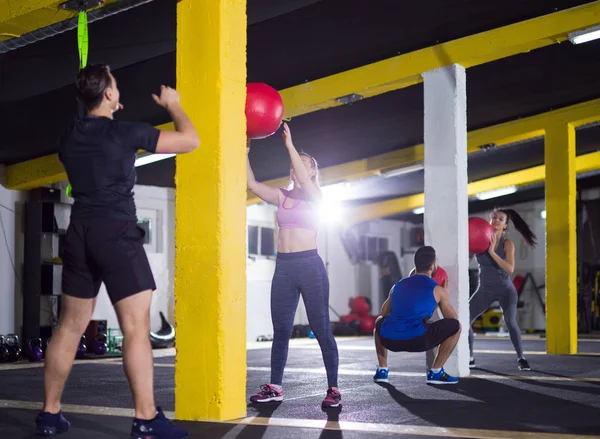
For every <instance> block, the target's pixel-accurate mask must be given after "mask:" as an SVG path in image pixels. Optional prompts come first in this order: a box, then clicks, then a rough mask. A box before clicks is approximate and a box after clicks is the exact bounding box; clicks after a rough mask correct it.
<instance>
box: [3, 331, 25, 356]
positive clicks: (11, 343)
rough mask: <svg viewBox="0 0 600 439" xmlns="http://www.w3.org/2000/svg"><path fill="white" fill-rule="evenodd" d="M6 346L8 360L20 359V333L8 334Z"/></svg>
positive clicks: (5, 340)
mask: <svg viewBox="0 0 600 439" xmlns="http://www.w3.org/2000/svg"><path fill="white" fill-rule="evenodd" d="M4 346H6V349H7V350H8V361H19V360H20V359H21V348H20V347H19V336H18V335H16V334H8V335H7V336H6V337H5V339H4Z"/></svg>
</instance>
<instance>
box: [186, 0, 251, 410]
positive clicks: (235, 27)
mask: <svg viewBox="0 0 600 439" xmlns="http://www.w3.org/2000/svg"><path fill="white" fill-rule="evenodd" d="M177 88H178V90H179V91H180V93H181V101H182V106H183V108H184V109H185V110H186V111H187V112H188V114H189V116H190V118H191V120H192V122H193V123H194V125H195V126H196V129H197V130H198V134H199V136H200V142H201V144H200V147H199V148H198V149H197V150H196V151H194V152H193V153H191V154H187V155H181V156H178V157H177V162H176V167H177V169H176V174H175V183H176V192H175V195H176V201H175V215H176V220H175V322H176V324H177V358H176V365H175V415H176V418H177V419H181V420H217V421H220V420H228V419H235V418H240V417H245V416H246V276H245V273H246V137H245V132H246V117H245V114H244V105H245V99H246V1H245V0H181V1H179V2H178V3H177Z"/></svg>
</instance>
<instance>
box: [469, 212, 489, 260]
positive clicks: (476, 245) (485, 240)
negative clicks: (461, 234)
mask: <svg viewBox="0 0 600 439" xmlns="http://www.w3.org/2000/svg"><path fill="white" fill-rule="evenodd" d="M492 236H494V228H493V227H492V225H491V224H490V223H489V222H488V221H486V220H484V219H483V218H479V217H471V218H469V252H471V253H474V254H476V255H479V254H481V253H485V252H486V251H487V250H488V248H490V242H491V240H492Z"/></svg>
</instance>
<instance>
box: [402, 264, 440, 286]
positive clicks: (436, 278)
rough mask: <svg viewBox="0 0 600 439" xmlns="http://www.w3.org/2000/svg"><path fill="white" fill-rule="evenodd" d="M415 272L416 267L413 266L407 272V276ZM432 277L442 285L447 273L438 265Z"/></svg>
mask: <svg viewBox="0 0 600 439" xmlns="http://www.w3.org/2000/svg"><path fill="white" fill-rule="evenodd" d="M416 272H417V269H416V267H415V268H413V269H412V270H411V271H410V273H409V274H408V275H409V276H412V275H413V274H415V273H416ZM432 279H433V280H434V281H436V282H437V284H438V285H439V286H441V287H443V286H444V281H445V280H447V279H448V273H446V270H444V269H443V268H442V267H440V266H439V265H438V268H437V270H436V271H435V274H434V275H433V277H432Z"/></svg>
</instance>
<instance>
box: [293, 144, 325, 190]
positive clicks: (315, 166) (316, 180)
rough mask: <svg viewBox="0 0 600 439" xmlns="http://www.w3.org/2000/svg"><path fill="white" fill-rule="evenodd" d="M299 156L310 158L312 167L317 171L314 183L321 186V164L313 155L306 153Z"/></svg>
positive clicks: (313, 178) (313, 177)
mask: <svg viewBox="0 0 600 439" xmlns="http://www.w3.org/2000/svg"><path fill="white" fill-rule="evenodd" d="M298 154H299V155H300V156H304V157H308V158H309V159H310V163H311V167H312V168H313V169H314V170H315V175H313V176H312V181H314V182H315V183H316V185H317V186H319V185H320V183H321V182H320V180H321V174H320V172H319V164H318V163H317V160H316V159H315V158H314V157H313V156H312V155H310V154H308V153H306V152H299V153H298Z"/></svg>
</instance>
